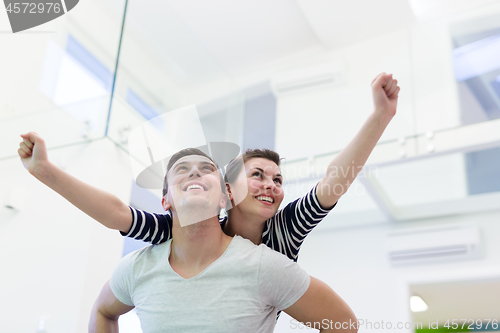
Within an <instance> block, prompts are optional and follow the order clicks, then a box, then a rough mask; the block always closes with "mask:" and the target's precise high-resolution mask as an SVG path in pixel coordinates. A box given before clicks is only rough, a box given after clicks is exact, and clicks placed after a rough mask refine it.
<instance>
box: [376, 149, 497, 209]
mask: <svg viewBox="0 0 500 333" xmlns="http://www.w3.org/2000/svg"><path fill="white" fill-rule="evenodd" d="M376 174H377V180H378V181H379V182H380V185H381V186H382V188H383V189H384V192H385V193H386V194H387V195H388V196H389V198H390V200H391V201H392V203H393V204H394V205H395V206H409V205H416V204H422V203H430V202H439V201H447V200H454V199H461V198H466V197H469V196H472V195H476V194H483V193H491V192H499V191H500V148H493V149H486V150H481V151H476V152H469V153H454V154H449V155H445V156H439V157H433V158H429V159H423V160H416V161H412V162H407V163H401V164H396V165H391V166H385V167H380V168H378V169H377V173H376Z"/></svg>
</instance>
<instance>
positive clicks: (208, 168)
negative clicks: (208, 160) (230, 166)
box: [203, 165, 214, 171]
mask: <svg viewBox="0 0 500 333" xmlns="http://www.w3.org/2000/svg"><path fill="white" fill-rule="evenodd" d="M203 169H205V170H208V171H214V169H213V168H212V167H211V166H208V165H207V166H206V167H204V168H203Z"/></svg>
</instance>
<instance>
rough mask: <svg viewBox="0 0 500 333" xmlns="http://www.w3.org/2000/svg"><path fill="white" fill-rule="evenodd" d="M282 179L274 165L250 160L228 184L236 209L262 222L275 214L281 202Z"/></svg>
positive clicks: (264, 160)
mask: <svg viewBox="0 0 500 333" xmlns="http://www.w3.org/2000/svg"><path fill="white" fill-rule="evenodd" d="M282 185H283V177H282V176H281V172H280V168H279V167H278V165H276V163H274V162H273V161H270V160H268V159H266V158H252V159H250V160H248V161H247V162H246V163H245V169H244V170H243V171H242V172H241V173H240V174H239V175H238V178H237V179H236V181H235V182H234V183H232V184H229V186H230V189H231V193H232V196H233V200H234V203H235V204H236V207H234V208H233V209H238V210H240V211H241V212H242V213H243V214H244V215H247V216H258V217H261V218H262V222H264V221H266V220H267V219H269V218H271V217H273V216H274V214H276V212H277V211H278V208H279V207H280V204H281V202H282V201H283V197H284V193H283V187H282ZM246 188H248V193H247V192H246Z"/></svg>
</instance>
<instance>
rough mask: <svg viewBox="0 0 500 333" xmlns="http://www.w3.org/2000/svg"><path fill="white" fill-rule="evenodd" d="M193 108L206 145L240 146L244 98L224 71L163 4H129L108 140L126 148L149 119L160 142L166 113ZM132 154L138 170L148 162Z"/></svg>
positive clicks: (148, 1) (146, 1) (133, 1)
mask: <svg viewBox="0 0 500 333" xmlns="http://www.w3.org/2000/svg"><path fill="white" fill-rule="evenodd" d="M151 8H154V10H151ZM214 96H219V97H214ZM192 104H195V105H196V109H197V112H198V118H199V122H200V123H201V127H202V128H203V135H204V137H205V140H206V141H207V142H210V141H229V142H234V143H236V144H238V145H239V146H241V143H240V138H241V132H242V119H243V118H242V115H243V98H242V94H241V93H240V91H239V90H238V87H237V86H236V85H235V84H234V83H233V81H232V80H231V78H230V77H229V76H228V75H227V74H226V71H225V70H224V69H223V68H222V67H221V66H220V64H219V63H218V61H217V60H216V59H215V58H214V56H213V55H212V54H211V53H210V52H209V51H208V50H207V49H206V48H205V47H204V46H203V44H202V43H201V42H200V41H199V40H198V39H197V37H196V36H195V35H194V34H193V33H192V32H191V31H190V30H189V28H188V27H186V26H185V24H184V23H183V22H182V21H181V20H180V19H179V18H178V17H177V16H176V14H175V13H174V12H173V11H172V10H171V9H170V8H169V7H168V5H167V4H165V3H162V2H160V3H158V2H157V1H152V0H142V1H139V0H131V1H129V2H128V10H127V17H126V26H125V29H124V34H123V39H122V47H121V52H120V61H119V66H118V72H117V80H116V86H115V93H114V97H113V102H112V110H111V116H110V122H109V129H108V136H109V137H110V138H111V139H112V140H113V141H115V142H116V143H118V144H119V145H120V146H122V147H123V148H124V149H126V150H129V147H128V136H129V134H130V133H131V132H132V131H133V130H134V129H137V128H139V126H140V125H142V124H144V123H146V122H148V121H149V123H150V124H153V123H154V124H153V126H150V128H151V129H152V130H153V131H154V132H155V136H157V137H158V138H164V137H165V135H168V133H165V128H167V127H169V126H171V124H164V123H162V122H163V121H164V119H168V116H167V114H166V113H167V112H169V111H173V110H176V109H179V108H182V107H186V106H189V105H192ZM160 115H163V116H162V117H161V118H162V120H159V119H158V118H156V117H158V116H160ZM154 118H156V120H155V121H151V119H154ZM167 125H168V126H167ZM179 130H181V131H182V129H179ZM185 130H186V131H189V129H187V128H186V129H185ZM188 134H189V133H188ZM193 135H194V133H193ZM179 140H181V139H180V138H179ZM160 144H168V142H161V143H160ZM132 151H133V149H132V148H131V151H130V152H131V153H132V154H134V156H133V162H132V163H138V164H139V166H138V168H144V167H146V166H148V165H149V164H150V163H151V161H150V160H149V157H148V156H147V154H146V155H145V156H138V155H137V154H136V153H134V152H132ZM136 155H137V156H136ZM134 169H136V167H134Z"/></svg>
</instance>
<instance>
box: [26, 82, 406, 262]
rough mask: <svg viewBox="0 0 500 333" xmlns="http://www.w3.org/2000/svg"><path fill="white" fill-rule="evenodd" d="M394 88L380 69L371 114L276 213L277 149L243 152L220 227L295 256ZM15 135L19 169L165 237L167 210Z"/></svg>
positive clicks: (390, 108)
mask: <svg viewBox="0 0 500 333" xmlns="http://www.w3.org/2000/svg"><path fill="white" fill-rule="evenodd" d="M399 90H400V88H399V87H398V85H397V81H396V80H394V79H393V78H392V74H385V73H381V74H379V75H378V76H377V77H376V78H375V79H374V80H373V81H372V94H373V99H374V111H373V112H372V113H371V114H370V116H369V117H368V119H367V120H366V121H365V123H364V125H363V127H362V128H361V130H360V131H359V132H358V134H357V135H356V136H355V137H354V138H353V140H352V141H351V142H350V143H349V144H348V145H347V146H346V147H345V148H344V150H343V151H342V152H341V153H340V154H338V155H337V156H336V157H335V158H334V159H333V160H332V162H331V163H330V165H329V166H328V169H327V172H326V174H325V176H324V177H323V179H322V180H321V181H320V182H319V183H318V184H317V185H316V186H315V187H314V188H313V189H312V190H311V191H310V192H309V193H308V194H306V196H304V197H303V198H300V199H297V200H295V201H294V202H292V203H290V204H288V205H287V206H286V207H284V208H283V209H282V210H279V211H278V209H279V206H280V204H281V202H282V200H283V197H284V194H283V190H282V176H281V175H280V170H279V164H280V158H279V155H278V154H277V153H276V152H273V151H270V150H258V149H256V150H250V151H247V152H246V153H245V154H243V161H244V163H243V165H241V163H240V164H238V162H237V160H236V161H234V162H232V163H230V165H228V170H227V179H226V181H227V183H226V186H227V189H228V195H229V196H230V199H231V202H232V204H233V208H232V209H231V210H229V212H228V218H227V219H222V220H221V226H222V228H223V230H224V232H225V233H226V234H228V235H229V236H233V235H235V234H238V235H240V236H242V237H244V238H247V239H249V240H251V241H252V242H253V243H255V244H260V243H264V244H266V245H267V246H269V247H270V248H272V249H274V250H276V251H278V252H281V253H283V254H284V255H286V256H288V257H289V258H290V259H292V260H294V261H296V260H297V256H298V252H299V250H300V246H301V244H302V242H303V241H304V239H305V237H306V236H307V235H308V234H309V232H310V231H311V230H312V229H313V228H314V227H315V226H316V225H317V224H318V223H319V222H320V221H321V220H322V219H323V218H324V217H325V216H326V214H327V213H328V212H329V210H330V209H332V208H333V207H334V206H335V205H336V203H337V201H338V199H339V198H340V197H341V196H342V195H343V194H344V193H345V192H346V191H347V189H348V187H349V185H350V184H352V182H353V181H354V179H355V177H356V176H357V174H358V173H359V171H360V170H361V168H362V166H363V165H364V164H365V162H366V160H367V159H368V156H369V155H370V153H371V151H372V150H373V148H374V147H375V145H376V143H377V141H378V140H379V138H380V137H381V135H382V133H383V132H384V130H385V128H386V127H387V125H388V124H389V122H390V121H391V119H392V118H393V116H394V115H395V113H396V107H397V100H398V94H399ZM21 137H22V138H23V142H21V144H20V148H19V150H18V153H19V156H20V157H21V159H22V162H23V164H24V166H25V167H26V168H27V169H28V170H29V172H30V173H31V174H33V175H34V176H35V177H36V178H38V179H39V180H40V181H42V182H43V183H44V184H46V185H47V186H49V187H50V188H52V189H53V190H55V191H56V192H58V193H59V194H61V195H62V196H63V197H64V198H66V199H67V200H68V201H70V202H71V203H72V204H74V205H75V206H76V207H78V208H79V209H80V210H82V211H83V212H85V213H86V214H88V215H89V216H91V217H92V218H94V219H95V220H97V221H99V222H100V223H102V224H103V225H105V226H106V227H108V228H111V229H117V230H120V232H121V233H122V234H123V235H127V236H129V237H133V238H136V239H141V240H144V241H147V242H151V243H153V244H158V243H161V242H164V241H166V240H168V239H169V238H171V226H172V219H171V217H170V215H169V214H168V213H167V214H150V213H147V212H143V211H139V210H136V209H134V208H132V207H128V206H127V205H125V204H124V203H123V202H121V201H120V200H119V199H118V198H117V197H116V196H114V195H112V194H109V193H106V192H104V191H102V190H100V189H97V188H95V187H93V186H90V185H88V184H85V183H84V182H82V181H80V180H78V179H76V178H75V177H73V176H71V175H69V174H67V173H65V172H64V171H62V170H61V169H59V168H57V167H56V166H54V165H52V164H51V163H50V162H49V160H48V158H47V152H46V148H45V144H44V142H43V140H42V139H41V138H40V137H39V136H38V135H37V134H36V133H34V132H30V133H28V134H24V135H21ZM351 168H352V171H351V170H350V169H351ZM338 169H340V170H342V171H343V172H340V173H339V172H338ZM240 171H243V173H241V172H240ZM244 182H246V184H244ZM245 185H246V186H245ZM339 185H340V186H339ZM242 188H248V193H246V194H241V192H242V191H239V189H242ZM339 188H340V190H338V189H339ZM235 203H238V204H237V205H235Z"/></svg>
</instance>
